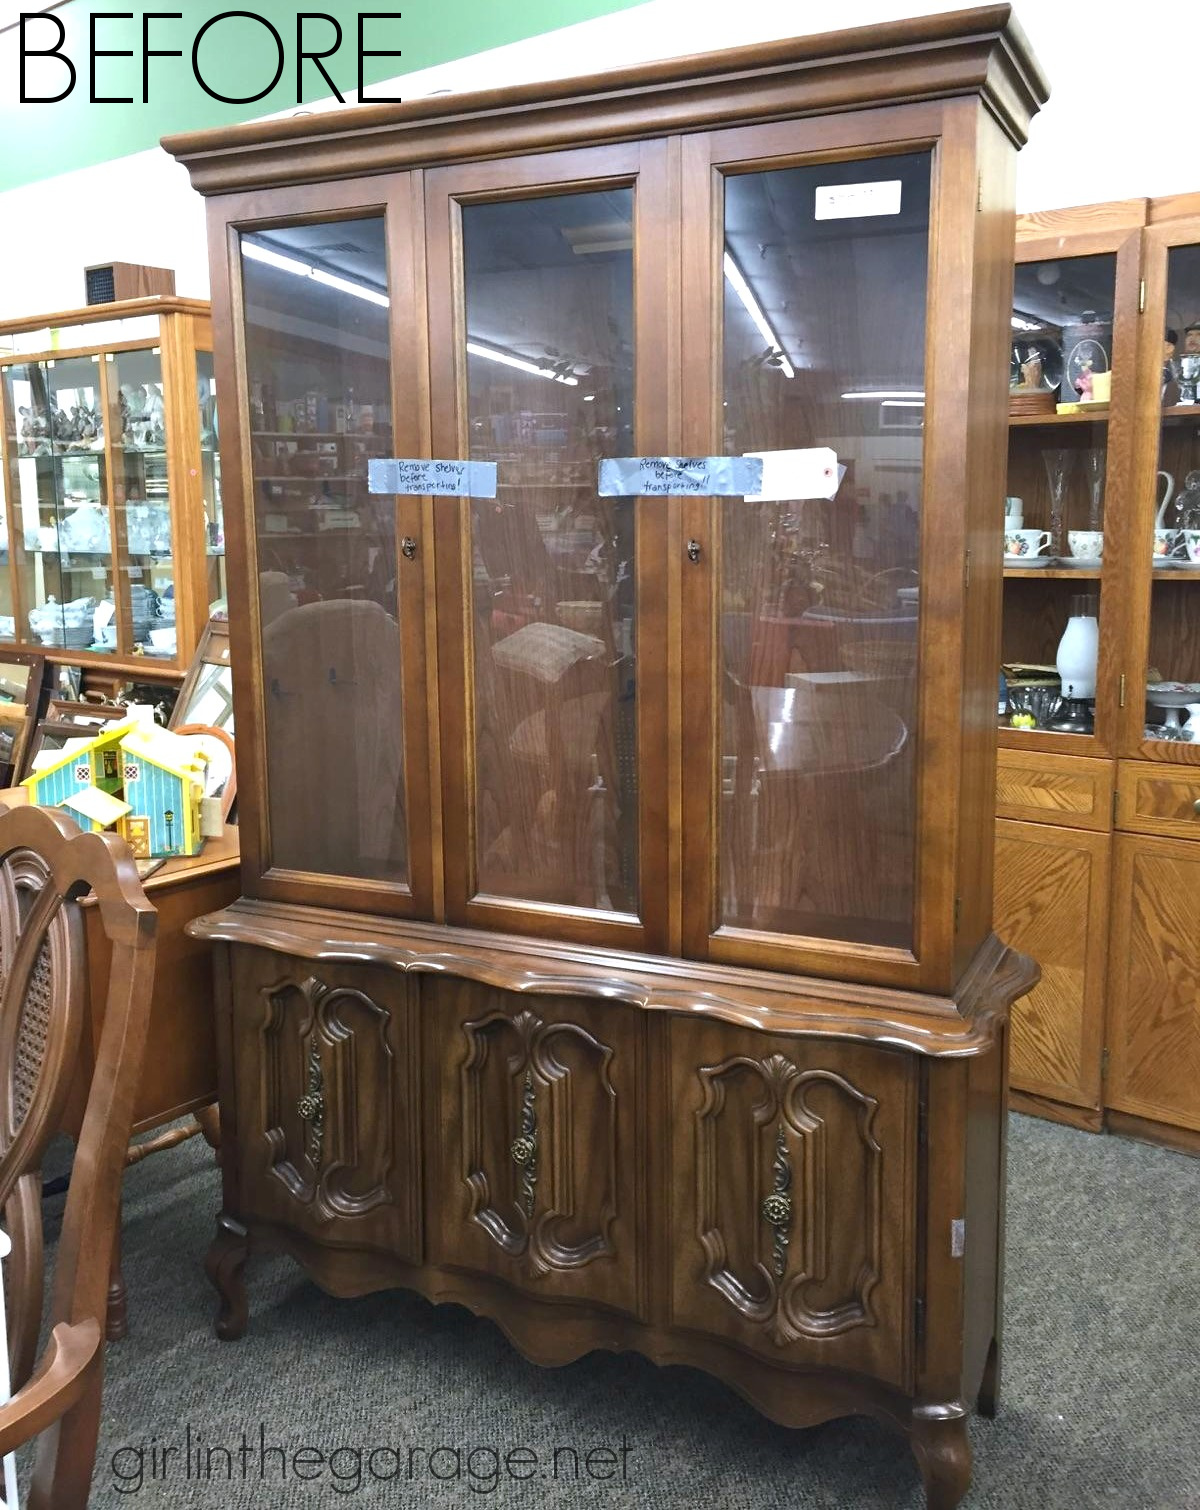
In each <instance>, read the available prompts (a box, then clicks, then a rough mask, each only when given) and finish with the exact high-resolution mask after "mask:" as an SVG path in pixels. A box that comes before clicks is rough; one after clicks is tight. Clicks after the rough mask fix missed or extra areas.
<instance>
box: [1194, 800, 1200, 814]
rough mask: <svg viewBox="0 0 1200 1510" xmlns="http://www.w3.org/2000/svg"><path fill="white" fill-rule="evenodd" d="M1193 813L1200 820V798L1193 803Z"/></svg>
mask: <svg viewBox="0 0 1200 1510" xmlns="http://www.w3.org/2000/svg"><path fill="white" fill-rule="evenodd" d="M1192 812H1193V813H1195V815H1196V817H1197V818H1200V797H1197V798H1196V800H1195V802H1193V803H1192Z"/></svg>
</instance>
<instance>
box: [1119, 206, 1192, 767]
mask: <svg viewBox="0 0 1200 1510" xmlns="http://www.w3.org/2000/svg"><path fill="white" fill-rule="evenodd" d="M1147 242H1148V244H1149V247H1150V250H1149V253H1148V256H1147V266H1146V285H1147V304H1146V321H1147V324H1148V326H1149V329H1148V331H1147V334H1146V337H1145V342H1146V350H1145V352H1144V356H1143V361H1142V372H1141V381H1142V383H1143V384H1144V385H1145V386H1144V388H1143V392H1145V393H1153V394H1154V396H1155V398H1156V400H1157V405H1156V409H1157V424H1156V425H1155V427H1154V434H1153V435H1152V436H1148V437H1147V440H1148V443H1149V445H1150V446H1152V448H1153V451H1154V453H1155V454H1154V456H1153V457H1151V456H1150V452H1149V450H1148V451H1147V456H1146V459H1145V462H1144V463H1143V465H1142V467H1141V468H1140V472H1139V481H1140V483H1141V486H1142V489H1143V492H1144V493H1152V497H1151V498H1149V499H1146V500H1145V501H1146V502H1147V503H1148V504H1149V507H1148V508H1147V510H1146V511H1145V512H1144V513H1143V514H1142V515H1141V520H1142V528H1141V530H1140V531H1139V537H1138V538H1137V540H1136V541H1135V542H1134V545H1133V548H1134V549H1135V550H1136V551H1137V553H1138V554H1137V557H1136V558H1135V559H1138V560H1140V562H1141V563H1142V566H1141V579H1142V583H1143V592H1142V594H1141V595H1140V596H1139V598H1138V599H1137V600H1136V601H1135V605H1134V608H1133V623H1134V627H1135V633H1136V634H1137V636H1138V638H1139V640H1140V644H1139V646H1138V649H1139V651H1140V656H1139V659H1140V662H1141V666H1140V669H1139V670H1138V671H1136V672H1135V673H1134V676H1135V679H1136V681H1137V683H1138V685H1136V686H1135V687H1134V688H1133V689H1132V690H1133V696H1132V698H1131V699H1130V702H1131V704H1132V707H1133V710H1134V712H1133V715H1132V716H1133V717H1134V718H1135V719H1136V720H1138V726H1137V727H1134V728H1132V729H1131V735H1132V738H1131V740H1130V744H1131V745H1132V747H1133V748H1134V749H1137V748H1138V747H1139V746H1140V749H1141V752H1142V753H1144V754H1147V755H1149V756H1151V757H1152V758H1153V759H1156V760H1175V761H1184V762H1190V761H1200V225H1198V224H1197V223H1196V222H1195V221H1190V222H1181V223H1180V224H1178V225H1177V226H1175V227H1171V226H1169V225H1167V226H1162V227H1155V228H1152V229H1151V230H1149V231H1148V232H1147ZM1150 322H1153V324H1151V323H1150ZM1160 328H1161V330H1162V335H1163V342H1162V346H1161V349H1159V348H1158V344H1157V336H1158V333H1159V329H1160ZM1151 468H1153V469H1154V476H1153V478H1151V477H1150V475H1149V474H1150V471H1151ZM1147 579H1148V585H1147Z"/></svg>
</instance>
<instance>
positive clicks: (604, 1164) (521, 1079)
mask: <svg viewBox="0 0 1200 1510" xmlns="http://www.w3.org/2000/svg"><path fill="white" fill-rule="evenodd" d="M423 990H424V991H425V992H426V993H427V996H426V999H425V1016H424V1022H425V1050H424V1052H425V1065H426V1073H427V1077H428V1079H429V1081H430V1084H431V1085H436V1098H435V1100H434V1101H433V1103H431V1115H433V1116H435V1117H436V1122H435V1123H433V1124H431V1127H430V1139H429V1141H430V1146H431V1148H434V1149H436V1151H437V1153H436V1157H437V1160H438V1172H437V1174H436V1176H435V1178H434V1181H433V1184H432V1186H431V1196H432V1199H431V1203H430V1213H431V1214H430V1223H429V1241H430V1258H431V1259H432V1260H433V1261H434V1262H435V1263H442V1264H445V1265H449V1266H453V1267H456V1268H467V1269H471V1270H475V1271H482V1272H484V1273H490V1274H494V1275H496V1276H497V1277H499V1278H503V1279H506V1280H508V1281H509V1282H510V1283H513V1284H515V1285H518V1286H520V1287H521V1288H523V1289H527V1290H529V1291H531V1292H532V1293H535V1294H538V1295H542V1296H547V1297H550V1296H553V1297H556V1298H560V1299H566V1298H571V1297H576V1298H578V1299H580V1300H588V1301H590V1302H594V1303H596V1304H599V1305H607V1306H611V1307H615V1308H616V1309H618V1310H623V1311H628V1312H632V1313H638V1312H639V1311H640V1310H641V1309H642V1307H641V1302H640V1293H641V1262H642V1260H641V1255H640V1253H639V1251H638V1248H637V1244H636V1212H637V1209H638V1204H639V1188H640V1183H641V1179H642V1174H641V1167H642V1165H641V1161H640V1160H639V1157H638V1151H637V1147H636V1137H637V1129H638V1123H639V1109H640V1105H641V1101H642V1089H641V1087H642V1059H641V1039H642V1023H641V1021H640V1019H639V1017H638V1016H637V1014H636V1013H635V1011H634V1009H632V1008H625V1007H621V1006H617V1005H614V1004H613V1003H611V1002H589V1001H585V1000H581V999H579V998H571V997H541V996H538V997H528V998H527V997H520V996H517V995H515V994H513V993H510V992H505V991H499V990H496V989H494V988H492V987H490V986H484V985H480V984H477V983H475V982H472V981H461V980H459V981H454V980H448V979H446V980H432V981H429V982H427V983H426V984H425V985H424V986H423Z"/></svg>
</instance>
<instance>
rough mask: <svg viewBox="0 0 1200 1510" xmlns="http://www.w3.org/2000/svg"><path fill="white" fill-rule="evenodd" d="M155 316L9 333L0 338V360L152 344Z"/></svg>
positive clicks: (155, 336)
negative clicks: (135, 343)
mask: <svg viewBox="0 0 1200 1510" xmlns="http://www.w3.org/2000/svg"><path fill="white" fill-rule="evenodd" d="M157 339H158V316H157V315H134V316H133V317H132V318H130V319H126V320H88V321H85V322H83V323H81V324H79V325H54V326H50V325H43V326H41V327H40V328H39V329H37V330H20V331H9V332H8V333H6V334H5V335H2V336H0V356H21V355H22V354H25V355H29V356H32V355H34V354H35V353H36V354H38V355H42V354H43V353H45V352H48V351H55V350H58V351H77V350H80V349H87V348H89V347H96V346H111V345H113V344H114V343H115V342H117V341H155V340H157Z"/></svg>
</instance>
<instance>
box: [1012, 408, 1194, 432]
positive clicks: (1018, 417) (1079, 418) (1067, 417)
mask: <svg viewBox="0 0 1200 1510" xmlns="http://www.w3.org/2000/svg"><path fill="white" fill-rule="evenodd" d="M1171 412H1172V411H1171V410H1169V409H1164V410H1163V413H1164V414H1169V413H1171ZM1188 412H1189V413H1192V412H1193V411H1192V410H1190V409H1189V411H1188ZM1194 412H1195V413H1196V414H1200V405H1197V407H1196V409H1195V411H1194ZM1108 414H1109V409H1108V405H1107V404H1106V405H1105V406H1104V407H1103V408H1102V409H1087V410H1085V411H1084V412H1083V413H1082V414H1011V415H1009V419H1008V425H1009V429H1012V428H1013V427H1014V426H1017V425H1097V424H1100V425H1103V424H1107V423H1108Z"/></svg>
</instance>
